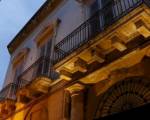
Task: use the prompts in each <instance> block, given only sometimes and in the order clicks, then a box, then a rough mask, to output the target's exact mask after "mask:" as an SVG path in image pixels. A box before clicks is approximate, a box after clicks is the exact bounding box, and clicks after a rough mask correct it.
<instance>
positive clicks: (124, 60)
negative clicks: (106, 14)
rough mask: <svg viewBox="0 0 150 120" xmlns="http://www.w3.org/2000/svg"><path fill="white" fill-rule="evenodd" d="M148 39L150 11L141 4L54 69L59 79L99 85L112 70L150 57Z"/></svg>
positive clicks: (149, 35)
mask: <svg viewBox="0 0 150 120" xmlns="http://www.w3.org/2000/svg"><path fill="white" fill-rule="evenodd" d="M149 37H150V9H149V7H147V6H146V5H145V4H142V5H140V6H139V7H137V8H136V9H134V10H133V11H131V12H130V13H129V14H127V15H126V16H124V17H123V18H121V19H120V20H119V21H117V22H116V23H114V24H113V25H111V26H110V27H108V28H107V29H106V30H105V31H104V32H102V33H100V34H98V35H97V36H96V37H95V38H93V39H92V40H90V41H89V42H88V43H87V44H85V45H84V46H82V47H80V48H79V49H77V50H76V51H75V52H73V53H72V54H71V55H69V56H67V57H66V58H65V59H63V60H62V61H60V62H59V63H57V64H56V65H55V66H54V67H55V69H56V71H58V72H59V73H60V80H75V79H79V80H80V81H81V82H83V83H86V84H93V83H97V82H99V81H101V80H104V79H105V78H106V77H107V76H108V75H109V73H110V72H111V71H112V70H115V69H119V68H123V67H129V66H132V65H134V64H136V63H138V62H140V60H141V59H142V58H143V57H144V56H145V55H148V54H149V53H148V52H147V51H148V50H149V49H150V45H149V43H148V42H149ZM143 46H144V47H143ZM128 61H130V62H128ZM96 70H97V71H96ZM94 71H96V72H99V73H98V74H96V73H95V72H94ZM85 76H86V77H85ZM94 76H96V77H94ZM81 78H82V79H81Z"/></svg>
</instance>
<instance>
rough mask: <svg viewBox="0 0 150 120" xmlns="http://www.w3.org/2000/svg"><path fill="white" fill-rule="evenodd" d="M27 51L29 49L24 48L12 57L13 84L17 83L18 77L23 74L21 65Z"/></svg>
mask: <svg viewBox="0 0 150 120" xmlns="http://www.w3.org/2000/svg"><path fill="white" fill-rule="evenodd" d="M29 51H30V49H29V48H24V49H22V50H21V51H20V52H19V53H18V54H17V55H16V56H15V57H14V59H13V61H12V65H13V69H14V71H15V75H14V80H13V82H17V79H18V76H19V75H20V74H21V73H22V72H23V65H24V63H25V60H26V58H27V55H28V53H29Z"/></svg>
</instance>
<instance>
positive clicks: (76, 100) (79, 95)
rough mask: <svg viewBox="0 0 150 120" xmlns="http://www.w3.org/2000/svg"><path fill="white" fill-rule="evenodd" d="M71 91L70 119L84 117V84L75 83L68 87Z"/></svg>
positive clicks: (78, 119)
mask: <svg viewBox="0 0 150 120" xmlns="http://www.w3.org/2000/svg"><path fill="white" fill-rule="evenodd" d="M67 90H68V91H69V93H70V120H83V119H84V86H83V85H81V84H78V83H76V84H74V85H72V86H70V87H68V88H67Z"/></svg>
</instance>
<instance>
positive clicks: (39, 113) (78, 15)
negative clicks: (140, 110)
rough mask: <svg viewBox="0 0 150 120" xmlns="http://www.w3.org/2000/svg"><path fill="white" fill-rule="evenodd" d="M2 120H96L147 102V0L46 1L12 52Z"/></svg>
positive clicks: (0, 94)
mask: <svg viewBox="0 0 150 120" xmlns="http://www.w3.org/2000/svg"><path fill="white" fill-rule="evenodd" d="M8 51H9V52H10V55H11V58H10V63H9V67H8V71H7V74H6V79H5V82H4V85H3V89H2V90H1V91H0V120H94V119H99V118H101V117H105V116H109V115H112V114H116V113H120V112H123V111H126V110H129V109H132V108H136V107H139V106H142V105H145V104H148V103H150V81H149V80H150V0H49V1H46V2H45V4H44V5H43V6H42V7H41V8H40V9H39V11H38V12H37V13H36V14H35V15H34V16H33V17H32V18H31V20H30V21H29V22H28V23H27V24H26V25H25V26H24V27H23V29H22V30H21V31H20V32H19V33H18V35H17V36H16V37H15V38H14V39H13V40H12V42H11V43H10V44H9V45H8Z"/></svg>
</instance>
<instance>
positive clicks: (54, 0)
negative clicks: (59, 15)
mask: <svg viewBox="0 0 150 120" xmlns="http://www.w3.org/2000/svg"><path fill="white" fill-rule="evenodd" d="M60 2H62V0H47V1H46V2H45V3H44V4H43V5H42V7H41V8H40V9H39V10H38V11H37V12H36V14H35V15H34V16H33V17H32V18H31V19H30V20H29V22H28V23H27V24H26V25H25V26H24V27H23V28H22V29H21V31H20V32H19V33H18V34H17V35H16V36H15V38H14V39H13V40H12V41H11V42H10V43H9V44H8V46H7V48H8V51H9V53H10V54H12V53H13V52H14V51H15V50H16V48H17V47H18V46H19V45H20V44H21V43H22V42H23V41H24V40H25V39H26V38H27V36H28V35H29V34H30V33H31V32H32V31H33V30H34V29H35V28H36V27H37V26H38V25H39V24H40V23H41V22H42V21H43V20H44V18H46V17H47V16H48V14H50V12H52V11H53V10H54V9H55V8H56V6H58V4H59V3H60Z"/></svg>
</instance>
